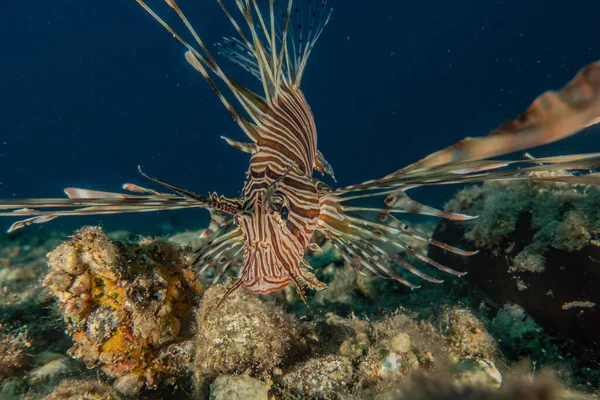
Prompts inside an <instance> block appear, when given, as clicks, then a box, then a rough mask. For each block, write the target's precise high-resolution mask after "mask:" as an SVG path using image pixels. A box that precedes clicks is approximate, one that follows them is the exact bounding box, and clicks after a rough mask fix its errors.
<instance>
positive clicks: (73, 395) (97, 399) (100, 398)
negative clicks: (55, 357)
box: [44, 379, 122, 400]
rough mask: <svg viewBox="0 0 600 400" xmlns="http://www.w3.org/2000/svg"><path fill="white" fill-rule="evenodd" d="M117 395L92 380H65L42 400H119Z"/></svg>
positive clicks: (109, 388)
mask: <svg viewBox="0 0 600 400" xmlns="http://www.w3.org/2000/svg"><path fill="white" fill-rule="evenodd" d="M121 398H122V397H121V396H120V395H119V393H118V392H117V391H116V390H115V389H113V388H112V387H110V386H109V385H106V384H104V383H101V382H98V381H96V380H93V379H82V380H78V379H66V380H64V381H63V382H62V383H61V384H60V385H59V386H57V387H56V388H54V390H53V391H52V392H51V393H50V394H48V395H47V396H46V397H44V400H79V399H85V400H119V399H121Z"/></svg>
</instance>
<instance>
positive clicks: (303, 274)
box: [298, 261, 327, 290]
mask: <svg viewBox="0 0 600 400" xmlns="http://www.w3.org/2000/svg"><path fill="white" fill-rule="evenodd" d="M303 264H304V265H306V264H307V263H306V261H303ZM298 277H299V278H300V280H301V281H302V283H304V284H305V285H306V286H307V287H308V288H309V289H312V290H323V289H325V288H326V287H327V285H326V284H324V283H323V282H321V281H320V280H319V279H317V277H316V276H315V274H313V273H312V272H310V271H307V270H305V269H302V268H301V269H300V275H299V276H298Z"/></svg>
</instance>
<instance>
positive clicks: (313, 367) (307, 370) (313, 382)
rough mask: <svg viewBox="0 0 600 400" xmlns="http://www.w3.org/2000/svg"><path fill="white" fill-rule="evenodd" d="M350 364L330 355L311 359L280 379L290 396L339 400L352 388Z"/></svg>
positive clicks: (348, 361) (346, 360)
mask: <svg viewBox="0 0 600 400" xmlns="http://www.w3.org/2000/svg"><path fill="white" fill-rule="evenodd" d="M352 376H353V370H352V362H351V361H350V359H349V358H346V357H342V356H337V355H330V356H325V357H321V358H313V359H310V360H309V361H306V362H304V363H302V364H300V365H297V366H295V367H294V369H293V370H292V371H291V372H288V373H287V374H285V375H284V376H283V378H282V384H283V386H284V387H285V388H286V389H287V390H288V391H290V392H291V393H292V394H296V395H298V396H301V397H302V398H310V399H341V398H343V397H344V394H347V392H348V390H349V389H350V388H351V386H352Z"/></svg>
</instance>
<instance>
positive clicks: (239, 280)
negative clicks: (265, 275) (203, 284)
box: [215, 278, 244, 310]
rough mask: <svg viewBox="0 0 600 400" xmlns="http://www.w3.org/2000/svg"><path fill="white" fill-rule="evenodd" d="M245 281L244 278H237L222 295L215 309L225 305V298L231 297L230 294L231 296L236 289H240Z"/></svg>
mask: <svg viewBox="0 0 600 400" xmlns="http://www.w3.org/2000/svg"><path fill="white" fill-rule="evenodd" d="M243 283H244V280H243V279H242V278H237V279H236V280H235V281H234V282H233V284H232V285H231V286H229V287H228V288H227V290H226V291H225V293H224V294H223V297H221V299H220V300H219V302H218V303H217V306H216V307H215V309H216V310H218V309H219V308H220V307H221V305H223V303H224V302H225V300H227V298H229V296H231V295H232V294H233V293H234V292H235V291H236V290H238V289H239V288H240V286H242V284H243Z"/></svg>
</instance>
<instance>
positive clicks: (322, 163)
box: [314, 150, 337, 182]
mask: <svg viewBox="0 0 600 400" xmlns="http://www.w3.org/2000/svg"><path fill="white" fill-rule="evenodd" d="M314 169H315V171H317V172H318V173H320V174H321V175H325V174H327V175H329V176H330V177H331V179H333V180H334V182H337V180H336V179H335V174H334V173H333V167H331V165H330V164H329V163H328V162H327V160H326V159H325V157H324V156H323V153H321V152H320V151H319V150H317V158H315V167H314Z"/></svg>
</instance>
